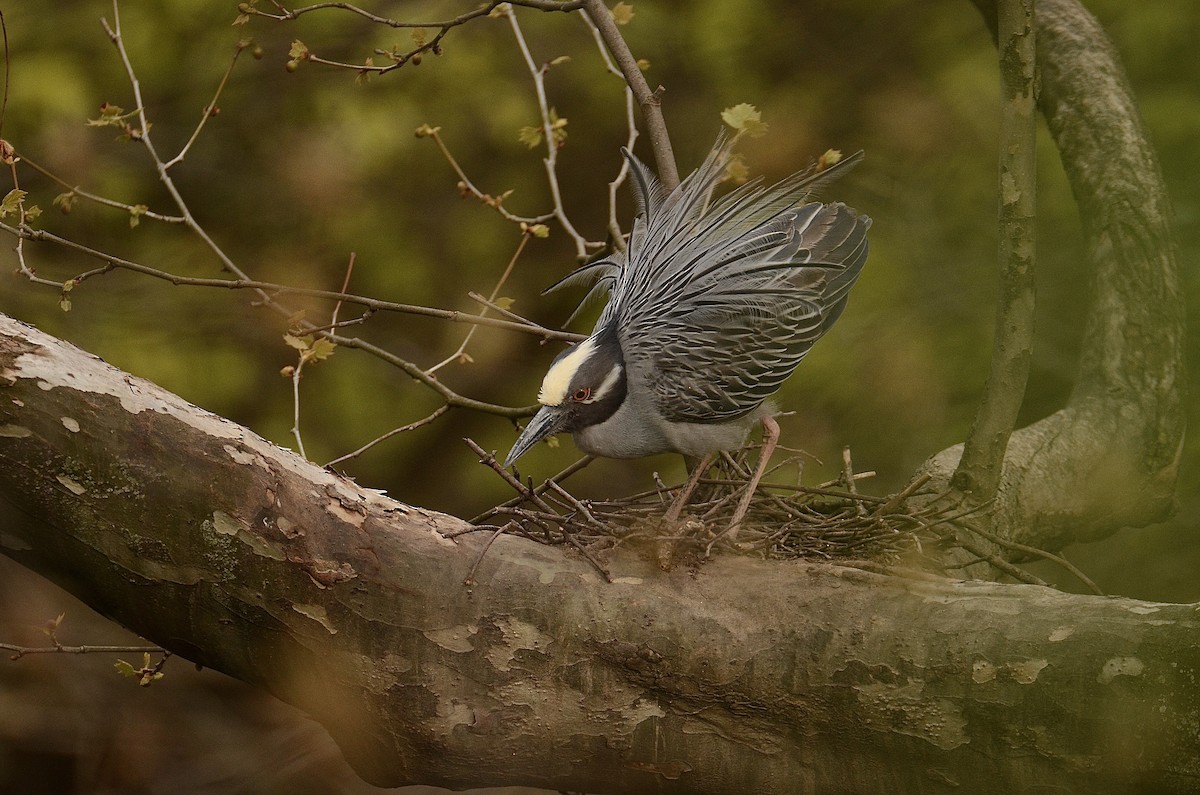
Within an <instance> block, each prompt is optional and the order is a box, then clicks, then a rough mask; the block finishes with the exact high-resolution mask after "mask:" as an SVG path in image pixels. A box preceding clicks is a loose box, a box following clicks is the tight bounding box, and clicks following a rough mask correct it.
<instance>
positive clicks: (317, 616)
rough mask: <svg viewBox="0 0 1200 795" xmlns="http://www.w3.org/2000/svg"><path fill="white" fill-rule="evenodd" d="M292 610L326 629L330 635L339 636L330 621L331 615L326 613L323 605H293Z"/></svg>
mask: <svg viewBox="0 0 1200 795" xmlns="http://www.w3.org/2000/svg"><path fill="white" fill-rule="evenodd" d="M292 609H293V610H295V611H296V612H297V613H299V614H300V615H302V616H304V617H305V618H311V619H312V620H313V621H316V622H317V623H318V624H320V625H321V626H323V627H325V629H326V631H328V632H329V634H330V635H336V634H337V629H336V628H335V627H334V626H333V624H332V623H330V621H329V614H328V613H326V612H325V608H324V607H322V606H321V605H292Z"/></svg>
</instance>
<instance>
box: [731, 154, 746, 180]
mask: <svg viewBox="0 0 1200 795" xmlns="http://www.w3.org/2000/svg"><path fill="white" fill-rule="evenodd" d="M749 178H750V169H749V168H747V167H746V159H745V158H743V157H742V156H741V154H740V153H739V154H735V155H733V156H732V157H730V158H729V162H728V163H726V164H725V179H727V180H729V181H730V182H733V183H735V184H741V183H743V182H745V181H746V180H747V179H749Z"/></svg>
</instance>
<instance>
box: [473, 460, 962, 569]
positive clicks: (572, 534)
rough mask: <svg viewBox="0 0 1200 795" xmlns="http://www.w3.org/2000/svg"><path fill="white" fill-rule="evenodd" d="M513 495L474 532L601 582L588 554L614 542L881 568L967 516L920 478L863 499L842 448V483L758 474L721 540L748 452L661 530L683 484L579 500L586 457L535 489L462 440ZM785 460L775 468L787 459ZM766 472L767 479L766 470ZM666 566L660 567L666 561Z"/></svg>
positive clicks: (718, 471) (703, 484) (710, 479)
mask: <svg viewBox="0 0 1200 795" xmlns="http://www.w3.org/2000/svg"><path fill="white" fill-rule="evenodd" d="M467 441H468V444H469V445H470V446H471V448H472V449H473V450H474V451H475V452H476V454H478V455H479V456H480V462H481V463H483V464H484V465H486V466H489V467H491V468H492V469H493V470H494V471H495V472H496V473H497V474H498V475H499V476H500V477H501V478H503V479H504V480H505V481H506V482H507V483H508V484H509V485H510V486H511V487H512V488H513V490H514V491H515V492H516V496H515V497H513V498H512V499H510V500H508V501H507V502H505V503H503V504H501V505H497V506H496V507H494V508H491V509H489V510H488V511H485V512H484V513H482V514H480V515H479V516H477V517H475V519H473V520H472V524H473V525H475V527H474V528H473V530H490V531H493V532H494V533H495V535H496V536H499V535H501V534H503V533H513V534H516V535H521V536H524V537H526V538H529V539H531V540H533V541H537V542H539V543H543V544H568V545H570V546H573V547H575V548H576V549H578V550H579V551H580V552H582V553H583V554H584V555H585V556H586V557H588V559H589V560H590V561H591V562H592V563H593V565H595V566H596V567H597V569H599V570H600V572H601V573H602V574H605V576H607V572H606V571H605V569H604V568H603V566H601V565H600V563H599V562H598V560H597V559H596V557H595V556H594V553H597V552H600V551H602V550H605V549H610V548H613V547H615V546H618V545H621V544H628V543H635V544H636V543H642V544H645V545H647V546H649V547H650V548H652V549H655V550H657V552H656V554H657V555H658V557H659V561H660V563H663V560H664V550H668V551H667V552H666V553H665V554H666V555H667V559H668V561H681V560H687V559H689V558H691V559H697V558H700V559H702V558H707V557H710V556H711V555H712V554H713V552H714V550H718V549H721V550H726V551H735V552H738V553H741V554H753V555H760V556H763V557H769V558H776V559H798V558H811V559H822V560H844V561H849V560H856V561H874V562H877V563H880V564H887V563H891V562H894V561H896V560H898V559H899V558H901V557H902V556H903V557H908V556H913V555H917V556H922V557H924V555H925V550H926V548H927V547H929V546H930V545H940V544H943V543H946V542H947V540H948V539H950V540H952V539H953V530H952V528H953V526H954V524H955V523H956V522H957V521H959V520H961V519H962V518H964V517H965V516H966V515H967V514H968V513H971V511H962V510H960V507H961V506H958V505H957V504H955V503H954V502H953V501H944V500H941V499H940V498H939V497H938V496H937V495H934V494H932V493H931V492H929V491H926V490H924V486H925V485H926V481H927V478H926V479H919V480H917V481H914V482H913V483H912V484H910V485H909V486H908V487H907V488H906V489H904V490H903V491H901V492H899V493H896V494H892V495H890V496H886V497H880V496H874V495H870V494H863V493H860V492H859V491H858V482H859V481H861V480H863V479H865V478H868V477H871V476H872V475H874V473H873V472H869V473H859V474H855V473H854V472H853V469H852V466H851V461H850V456H849V452H848V451H847V453H846V454H845V457H844V468H843V473H842V476H841V477H840V478H838V479H837V480H835V481H830V482H829V483H822V484H820V485H817V486H802V485H798V484H797V485H780V484H779V483H772V482H767V479H766V478H764V480H763V482H761V483H760V484H759V486H758V489H757V490H756V492H755V495H754V497H753V499H752V501H751V503H750V508H749V511H748V512H747V514H746V517H745V519H744V520H743V522H742V524H741V526H740V527H739V529H738V532H737V534H736V539H735V540H731V539H730V538H729V537H728V533H727V531H728V529H729V523H730V520H731V518H732V516H733V513H734V510H735V508H736V506H737V502H738V498H739V497H740V495H741V494H742V493H743V492H744V490H745V489H746V488H747V486H748V482H749V479H750V474H749V468H748V467H747V466H746V465H745V464H744V462H743V460H742V459H743V458H744V456H745V451H743V452H742V453H740V454H738V455H737V456H730V455H728V454H723V455H722V457H721V458H718V459H717V464H716V465H715V466H714V468H713V469H712V470H710V472H709V473H708V474H707V476H706V477H705V478H703V479H701V481H700V486H699V488H697V489H696V491H695V493H693V495H692V498H691V499H690V500H689V502H688V505H687V507H686V508H685V510H684V515H683V518H682V519H681V521H680V523H679V524H677V525H675V526H672V527H668V526H665V525H664V524H663V522H662V521H661V520H662V516H663V514H664V513H665V512H666V510H667V507H668V506H669V505H671V503H672V502H673V501H674V499H675V497H676V495H677V494H678V492H679V489H680V488H681V486H667V485H665V484H663V483H661V482H659V486H658V488H656V489H653V490H651V491H644V492H642V493H640V494H634V495H632V496H629V497H623V498H616V499H578V498H576V497H575V496H573V495H572V494H571V493H570V492H568V491H567V490H566V489H565V488H564V487H563V486H562V485H561V481H563V480H565V479H566V478H567V477H569V476H570V475H572V474H574V473H575V472H577V471H579V470H580V469H582V468H583V467H584V466H586V465H587V464H588V463H589V462H590V460H591V459H590V458H585V459H581V460H580V461H578V462H576V463H575V464H574V465H572V466H571V467H569V468H568V469H566V470H564V471H563V472H561V473H559V474H558V475H556V476H554V477H553V478H549V479H547V480H545V481H543V482H542V483H541V484H540V485H537V486H535V485H534V484H533V482H532V481H530V482H528V483H522V482H521V481H520V480H519V479H518V478H517V477H515V476H514V475H513V474H511V473H509V472H507V471H506V470H504V469H503V468H502V467H501V466H500V465H499V463H498V462H497V461H496V458H495V456H494V455H492V454H490V453H487V452H486V451H484V450H483V449H482V448H480V447H479V446H478V445H476V444H475V443H474V442H471V441H470V440H467ZM794 462H795V459H794V458H793V459H788V461H785V462H784V463H783V464H780V465H779V466H777V467H776V468H775V470H772V472H774V471H777V470H779V469H780V468H782V467H784V466H787V465H789V464H791V463H794ZM768 474H770V473H768ZM664 565H667V564H664Z"/></svg>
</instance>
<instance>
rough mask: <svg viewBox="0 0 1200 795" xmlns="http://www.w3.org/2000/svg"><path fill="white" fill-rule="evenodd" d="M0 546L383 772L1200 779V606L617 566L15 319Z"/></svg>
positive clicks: (725, 569) (8, 335)
mask: <svg viewBox="0 0 1200 795" xmlns="http://www.w3.org/2000/svg"><path fill="white" fill-rule="evenodd" d="M0 460H3V461H4V463H5V466H4V467H2V468H0V495H3V498H4V499H5V500H6V501H8V502H9V503H10V504H11V505H13V506H16V507H17V508H19V509H20V511H21V513H23V514H24V515H26V516H28V517H31V518H30V519H29V520H28V521H24V522H15V521H12V520H11V517H12V516H14V512H13V511H6V512H5V514H6V515H7V516H9V517H10V520H9V521H6V523H5V525H4V528H3V533H2V534H0V551H3V552H4V553H5V554H7V555H10V556H11V557H13V558H15V559H17V560H19V561H21V562H23V563H24V564H26V565H28V566H30V567H31V568H34V569H36V570H38V571H40V572H43V573H45V574H46V575H47V576H49V577H51V578H53V579H55V580H57V581H59V582H61V583H63V584H64V585H65V586H66V587H68V588H69V589H71V590H72V591H74V592H75V593H77V594H79V595H80V596H81V597H82V598H84V599H85V600H86V601H88V603H89V604H92V605H94V606H95V607H96V608H97V609H99V610H101V611H102V612H105V613H106V614H108V615H111V616H113V617H114V618H116V619H117V620H119V621H120V622H121V623H123V624H125V625H127V626H129V627H131V628H133V629H134V630H136V631H137V632H139V633H140V634H142V635H144V636H145V637H147V638H150V639H152V640H154V641H155V642H158V643H162V644H163V645H165V646H167V647H168V648H171V649H172V650H174V651H176V652H178V653H180V654H182V655H184V656H185V657H187V658H188V659H191V660H194V661H196V662H199V663H202V664H204V665H207V666H210V667H213V668H217V669H219V670H221V671H224V672H226V673H229V674H231V675H233V676H235V677H238V678H239V679H243V680H245V681H247V682H251V683H253V684H257V685H260V686H262V687H265V688H268V689H269V690H271V691H272V692H274V693H276V694H277V695H279V696H280V697H281V698H283V699H285V700H287V701H290V702H292V703H294V704H297V705H299V706H301V707H302V708H304V709H306V710H308V711H309V712H310V713H311V714H312V715H313V716H314V717H316V718H317V719H318V720H320V721H321V722H322V723H324V724H325V725H326V726H327V727H328V728H329V729H330V731H331V732H332V734H333V735H334V737H335V738H336V739H337V740H338V742H339V743H340V744H341V745H342V747H343V749H344V750H345V751H346V754H347V757H348V758H349V759H350V760H351V761H352V763H353V764H354V765H355V766H356V767H357V769H358V770H359V771H361V773H362V774H363V775H364V776H365V777H367V778H369V779H371V780H373V781H376V782H379V783H383V784H392V785H396V784H402V783H417V782H420V783H437V784H444V785H458V786H463V785H472V784H473V785H480V784H504V783H523V784H537V785H543V786H547V787H556V788H570V789H577V790H584V791H589V792H639V791H649V790H653V791H660V792H705V793H713V792H758V793H770V792H804V791H812V792H871V791H877V792H883V791H888V792H895V791H902V792H922V791H924V792H940V791H944V790H948V789H950V788H952V787H953V786H954V783H955V782H957V783H958V784H962V785H969V786H970V788H971V791H972V792H989V791H991V792H1014V791H1026V790H1028V788H1029V787H1031V786H1033V785H1040V786H1060V787H1064V788H1071V789H1078V788H1079V787H1080V786H1084V787H1085V788H1086V787H1087V786H1103V785H1107V784H1109V783H1111V782H1113V781H1122V782H1127V783H1129V784H1130V785H1131V786H1132V785H1134V784H1137V785H1139V786H1140V785H1147V786H1150V785H1153V786H1155V787H1166V788H1168V789H1171V788H1174V789H1176V790H1179V791H1184V790H1186V789H1188V788H1189V787H1190V786H1191V785H1192V784H1194V783H1195V781H1196V776H1197V774H1198V771H1200V768H1198V764H1200V762H1198V760H1200V738H1198V736H1197V733H1196V732H1195V731H1194V727H1195V725H1196V722H1197V721H1200V646H1197V644H1196V643H1195V638H1196V637H1197V630H1198V629H1200V613H1198V612H1197V608H1196V607H1195V606H1179V605H1159V604H1147V603H1139V602H1135V601H1132V600H1125V599H1101V598H1095V597H1083V596H1072V595H1067V594H1062V593H1058V592H1055V591H1052V590H1049V589H1044V588H1036V587H1028V586H997V585H992V584H987V583H972V582H966V583H962V582H951V581H944V580H936V579H925V578H920V577H916V578H908V579H906V578H901V577H887V576H881V575H878V574H871V573H867V572H863V571H859V570H856V569H853V568H843V567H838V566H831V565H807V564H803V563H779V562H768V561H758V560H750V559H745V558H739V557H732V556H726V557H722V558H720V559H718V560H716V561H714V562H712V563H710V564H709V565H706V566H704V567H703V568H701V569H700V570H698V571H688V570H684V569H680V570H677V571H674V572H670V573H663V572H661V571H659V570H658V568H657V567H656V566H655V565H654V564H653V562H651V561H649V560H647V559H644V558H643V557H641V556H639V555H638V554H637V553H636V552H635V551H630V550H622V551H620V552H618V553H615V554H612V555H611V556H610V557H609V558H608V559H607V560H606V561H605V563H606V565H607V566H608V567H609V568H610V570H611V571H612V573H613V575H614V577H615V579H616V582H615V583H613V584H608V583H605V582H603V581H602V580H601V579H600V578H599V577H598V576H596V574H595V571H594V569H592V568H591V566H590V565H589V564H587V563H586V562H585V561H582V560H580V559H578V558H576V557H573V556H572V555H571V553H570V552H568V551H564V550H563V549H560V548H551V547H543V546H541V545H538V544H536V543H533V542H530V541H527V540H523V539H520V538H514V537H507V536H505V537H501V538H500V539H498V540H497V541H496V542H495V543H494V544H493V545H492V546H491V547H490V548H489V549H488V550H487V553H486V555H484V557H483V559H482V563H481V564H480V565H479V567H478V570H477V571H476V574H475V577H474V580H475V584H474V585H472V586H471V587H467V586H465V585H464V584H463V583H464V580H465V579H466V578H467V575H468V573H469V572H470V571H471V569H472V566H473V565H474V564H475V562H476V560H478V559H479V555H480V553H481V551H482V548H483V545H484V544H485V543H486V538H485V537H484V535H485V534H467V535H461V536H457V537H456V538H454V539H449V538H447V537H446V535H447V534H453V533H454V532H456V531H460V530H463V529H464V527H465V526H464V524H463V523H462V522H461V521H460V520H458V519H455V518H453V517H449V516H445V515H441V514H436V513H432V512H429V511H425V510H422V509H420V508H415V507H412V506H408V505H404V504H401V503H399V502H396V501H394V500H391V499H389V498H387V497H385V496H382V495H380V494H378V493H375V492H372V491H371V490H369V489H364V488H361V487H359V486H356V485H355V484H353V483H351V482H350V481H347V480H344V479H342V478H339V477H338V476H336V475H334V474H331V473H329V472H326V471H324V470H322V469H320V468H319V467H316V466H314V465H312V464H309V463H307V462H305V461H302V460H301V459H299V458H298V457H297V456H295V455H294V454H292V453H291V452H290V451H287V450H284V449H282V448H279V447H276V446H274V445H272V444H270V443H268V442H266V441H264V440H262V439H260V438H259V437H257V436H255V435H254V434H253V433H251V432H249V431H247V430H246V429H244V428H241V427H239V426H237V425H235V424H233V423H231V422H228V421H226V420H223V419H221V418H219V417H216V416H214V415H212V414H209V413H207V412H204V411H202V410H200V409H198V408H196V407H194V406H190V405H188V404H187V403H185V402H184V401H182V400H181V399H179V398H178V397H175V396H174V395H171V394H169V393H166V392H164V391H163V390H161V389H158V388H157V387H155V386H154V385H152V384H150V383H148V382H146V381H143V380H140V379H138V378H135V377H133V376H130V375H128V374H125V373H122V372H120V371H118V370H116V369H114V368H112V367H110V366H109V365H107V364H105V363H103V362H102V361H100V360H99V359H96V358H95V357H91V356H89V355H87V354H86V353H83V352H82V351H79V350H78V349H76V348H73V347H72V346H70V345H68V344H66V343H63V342H60V341H58V340H55V339H53V338H50V337H48V336H46V335H44V334H41V333H39V332H37V331H36V330H34V329H31V328H29V327H27V326H24V325H22V324H20V323H17V322H15V321H12V320H9V319H7V318H3V319H0Z"/></svg>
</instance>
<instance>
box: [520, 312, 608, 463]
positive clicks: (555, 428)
mask: <svg viewBox="0 0 1200 795" xmlns="http://www.w3.org/2000/svg"><path fill="white" fill-rule="evenodd" d="M624 400H625V360H624V358H623V357H622V355H621V345H620V343H619V342H617V337H616V335H615V334H613V333H610V332H606V331H601V332H598V333H596V334H593V335H592V336H590V337H588V338H587V339H586V340H584V341H583V342H581V343H579V344H578V345H576V346H575V347H573V348H568V349H567V350H565V351H563V352H562V353H560V354H559V355H558V358H556V359H555V360H554V363H553V364H551V365H550V369H549V370H548V371H547V372H546V377H545V378H544V379H542V389H541V391H540V392H538V403H541V404H542V408H541V410H540V411H538V413H537V414H535V415H534V417H533V419H532V420H530V421H529V424H528V425H527V426H525V431H524V432H523V433H522V434H521V436H520V438H518V439H517V443H516V444H514V445H513V448H512V450H511V451H509V454H508V458H507V459H506V460H505V462H504V465H505V466H509V465H510V464H512V462H514V461H516V460H517V459H518V458H519V457H520V456H522V455H524V454H525V453H526V452H528V450H529V449H530V448H531V447H533V446H534V445H535V444H537V443H538V442H540V441H541V440H542V439H545V438H547V437H549V436H553V435H554V434H556V433H573V432H575V431H578V430H581V429H583V428H586V427H588V426H590V425H596V424H598V423H601V422H604V421H605V420H606V419H608V418H609V417H611V416H612V415H613V413H614V412H616V410H617V409H618V408H619V407H620V405H621V403H622V401H624Z"/></svg>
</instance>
